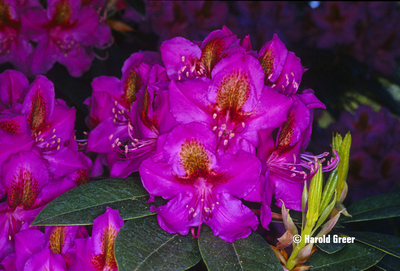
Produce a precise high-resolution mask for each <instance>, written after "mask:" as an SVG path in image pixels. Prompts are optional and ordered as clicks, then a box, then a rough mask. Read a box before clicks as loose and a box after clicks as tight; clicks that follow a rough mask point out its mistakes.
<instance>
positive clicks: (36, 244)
mask: <svg viewBox="0 0 400 271" xmlns="http://www.w3.org/2000/svg"><path fill="white" fill-rule="evenodd" d="M82 237H83V238H86V237H87V231H86V229H85V227H83V226H67V227H64V226H56V227H46V230H45V233H43V232H41V231H39V230H36V229H27V230H24V231H21V232H19V233H18V234H16V235H15V253H13V254H10V255H9V256H7V258H6V259H4V260H3V262H2V264H3V266H5V267H6V268H7V270H18V271H19V270H44V269H49V270H50V269H51V270H67V269H68V268H69V267H70V266H71V265H72V264H73V262H74V261H75V255H74V254H73V253H72V252H71V248H72V246H73V245H74V240H75V238H82Z"/></svg>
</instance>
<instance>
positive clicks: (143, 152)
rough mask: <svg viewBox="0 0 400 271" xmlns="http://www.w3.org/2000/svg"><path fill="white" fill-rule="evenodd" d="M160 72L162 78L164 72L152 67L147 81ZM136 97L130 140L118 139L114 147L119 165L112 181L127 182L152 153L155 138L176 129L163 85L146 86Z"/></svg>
mask: <svg viewBox="0 0 400 271" xmlns="http://www.w3.org/2000/svg"><path fill="white" fill-rule="evenodd" d="M160 72H161V74H164V75H165V69H164V68H162V67H161V66H159V65H156V66H154V67H153V69H152V71H151V72H150V78H152V79H153V80H154V79H156V78H157V77H159V75H155V73H160ZM161 74H160V75H161ZM165 76H166V75H165ZM136 97H137V106H136V110H135V111H134V112H132V118H131V119H132V123H131V124H130V125H129V126H128V130H127V131H126V132H127V133H128V134H129V137H130V138H129V139H128V141H127V142H123V141H121V140H120V139H119V141H118V142H117V141H114V142H115V143H113V144H114V152H115V153H116V154H117V155H118V157H119V158H120V161H118V162H116V163H115V164H114V165H113V167H112V169H111V173H110V174H111V176H112V177H113V176H118V177H122V178H126V177H127V176H128V175H129V174H131V173H132V172H135V171H138V170H139V166H140V164H141V163H142V162H143V161H144V160H146V159H147V158H148V157H150V155H152V154H153V153H154V152H155V150H156V144H157V138H158V136H159V135H160V134H163V133H166V132H169V131H170V130H171V129H172V128H173V127H175V126H176V125H177V122H176V121H175V119H174V118H173V117H172V115H171V113H170V111H169V105H168V83H167V82H166V81H162V82H158V80H156V82H154V83H151V82H149V85H148V86H147V88H146V89H145V90H140V91H139V92H138V93H137V94H136Z"/></svg>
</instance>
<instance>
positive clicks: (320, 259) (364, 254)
mask: <svg viewBox="0 0 400 271" xmlns="http://www.w3.org/2000/svg"><path fill="white" fill-rule="evenodd" d="M384 255H385V254H384V253H383V252H382V251H380V250H377V249H375V248H373V247H370V246H367V245H364V244H360V243H354V244H347V245H346V246H345V247H344V248H342V249H341V250H339V251H338V252H336V253H334V254H327V253H325V252H322V251H316V252H315V253H314V254H313V255H312V256H311V258H310V259H309V260H308V261H307V262H306V263H305V264H306V265H311V266H312V268H311V269H310V270H318V271H330V270H332V271H337V270H341V271H352V270H354V271H360V270H365V269H367V268H369V267H371V266H373V265H375V264H376V263H378V262H379V261H380V260H381V259H382V257H383V256H384Z"/></svg>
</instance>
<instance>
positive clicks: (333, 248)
mask: <svg viewBox="0 0 400 271" xmlns="http://www.w3.org/2000/svg"><path fill="white" fill-rule="evenodd" d="M328 235H330V236H331V237H330V240H331V242H330V243H317V244H315V245H316V246H317V247H318V248H319V249H321V250H322V251H324V252H326V253H328V254H332V253H336V252H338V251H339V250H341V249H342V248H344V247H345V246H346V244H344V243H334V242H333V241H332V240H333V236H332V234H328Z"/></svg>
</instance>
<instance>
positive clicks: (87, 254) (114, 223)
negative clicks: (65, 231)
mask: <svg viewBox="0 0 400 271" xmlns="http://www.w3.org/2000/svg"><path fill="white" fill-rule="evenodd" d="M122 225H124V221H123V220H122V218H121V217H120V215H119V213H118V210H113V209H111V208H109V207H107V210H106V212H105V214H103V215H101V216H99V217H98V218H96V219H95V220H94V221H93V231H92V237H88V238H85V239H83V238H80V239H75V246H74V248H73V249H72V251H73V252H74V253H75V257H76V260H75V263H74V264H73V265H72V266H71V268H70V269H68V270H69V271H81V270H88V271H98V270H109V271H116V270H118V269H117V262H116V261H115V256H114V244H115V238H116V237H117V234H118V231H119V229H120V228H121V227H122Z"/></svg>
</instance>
